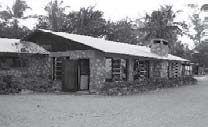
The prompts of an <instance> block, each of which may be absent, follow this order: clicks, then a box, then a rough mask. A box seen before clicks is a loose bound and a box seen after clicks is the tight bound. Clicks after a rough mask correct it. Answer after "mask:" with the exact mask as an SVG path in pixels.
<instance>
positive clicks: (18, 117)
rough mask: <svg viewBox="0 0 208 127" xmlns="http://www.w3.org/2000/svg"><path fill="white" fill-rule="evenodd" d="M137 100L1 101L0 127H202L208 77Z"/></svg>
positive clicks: (51, 98) (58, 97)
mask: <svg viewBox="0 0 208 127" xmlns="http://www.w3.org/2000/svg"><path fill="white" fill-rule="evenodd" d="M198 80H199V84H198V85H194V86H184V87H180V88H170V89H161V90H157V91H151V92H147V93H143V94H141V95H135V96H122V97H107V96H92V95H91V96H90V95H82V96H74V95H21V96H0V127H136V126H137V127H138V126H139V127H206V126H207V125H208V110H207V107H208V78H207V77H206V78H198Z"/></svg>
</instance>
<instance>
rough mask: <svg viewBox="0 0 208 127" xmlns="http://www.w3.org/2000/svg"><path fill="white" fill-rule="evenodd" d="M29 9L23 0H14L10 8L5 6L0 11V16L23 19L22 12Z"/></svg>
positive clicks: (7, 18) (6, 18)
mask: <svg viewBox="0 0 208 127" xmlns="http://www.w3.org/2000/svg"><path fill="white" fill-rule="evenodd" d="M27 9H31V8H30V7H29V6H28V5H27V3H26V2H25V1H23V0H16V1H15V3H14V4H13V6H12V8H9V7H7V9H6V10H4V11H0V18H2V19H4V20H6V21H7V20H9V19H24V18H26V17H24V12H25V11H26V10H27Z"/></svg>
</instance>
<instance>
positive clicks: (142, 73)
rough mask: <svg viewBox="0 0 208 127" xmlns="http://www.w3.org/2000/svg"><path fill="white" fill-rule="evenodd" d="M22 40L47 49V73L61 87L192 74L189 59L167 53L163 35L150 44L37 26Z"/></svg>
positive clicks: (70, 88)
mask: <svg viewBox="0 0 208 127" xmlns="http://www.w3.org/2000/svg"><path fill="white" fill-rule="evenodd" d="M21 41H22V42H33V43H35V44H37V45H39V46H41V47H42V48H44V49H46V50H47V51H48V52H49V54H48V61H47V62H48V64H49V65H50V66H47V68H45V69H48V70H49V71H47V72H48V75H47V77H49V78H51V79H52V80H54V81H57V82H59V83H60V85H61V87H62V90H63V91H82V90H85V91H89V92H90V93H94V92H97V91H99V90H100V89H101V88H102V87H103V86H104V85H105V83H106V82H121V81H122V82H128V81H135V80H145V79H152V78H153V79H155V78H164V79H168V78H179V77H188V76H191V75H192V67H191V65H190V61H189V60H186V59H183V58H180V57H177V56H174V55H171V54H169V46H168V42H167V41H166V40H163V39H153V40H152V41H151V46H150V48H149V47H145V46H138V45H131V44H127V43H120V42H112V41H107V40H104V39H99V38H93V37H89V36H83V35H76V34H69V33H64V32H53V31H48V30H42V29H39V30H35V31H34V32H32V33H31V34H30V35H28V36H26V37H25V38H23V39H22V40H21Z"/></svg>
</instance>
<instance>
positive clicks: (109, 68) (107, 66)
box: [105, 58, 112, 81]
mask: <svg viewBox="0 0 208 127" xmlns="http://www.w3.org/2000/svg"><path fill="white" fill-rule="evenodd" d="M105 71H106V73H105V74H106V80H107V81H110V80H112V59H111V58H106V60H105Z"/></svg>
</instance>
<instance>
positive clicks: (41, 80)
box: [0, 55, 61, 94]
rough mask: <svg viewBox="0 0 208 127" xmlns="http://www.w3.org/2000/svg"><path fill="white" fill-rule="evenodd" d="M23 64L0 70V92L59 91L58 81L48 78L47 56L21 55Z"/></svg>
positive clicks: (48, 65)
mask: <svg viewBox="0 0 208 127" xmlns="http://www.w3.org/2000/svg"><path fill="white" fill-rule="evenodd" d="M20 57H22V58H21V59H22V60H24V63H25V66H23V67H18V68H13V67H11V68H9V69H8V70H0V94H9V93H18V92H21V91H22V90H25V89H26V90H31V91H37V92H52V91H60V88H61V87H60V85H61V84H60V83H59V82H54V81H52V80H50V79H49V77H50V76H49V74H50V73H49V71H50V64H49V59H48V56H44V55H21V56H20Z"/></svg>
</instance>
